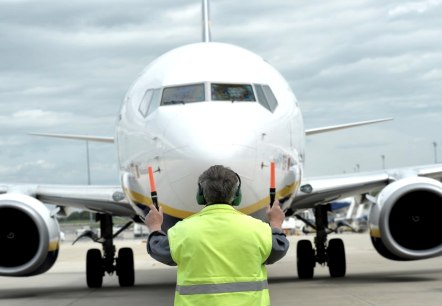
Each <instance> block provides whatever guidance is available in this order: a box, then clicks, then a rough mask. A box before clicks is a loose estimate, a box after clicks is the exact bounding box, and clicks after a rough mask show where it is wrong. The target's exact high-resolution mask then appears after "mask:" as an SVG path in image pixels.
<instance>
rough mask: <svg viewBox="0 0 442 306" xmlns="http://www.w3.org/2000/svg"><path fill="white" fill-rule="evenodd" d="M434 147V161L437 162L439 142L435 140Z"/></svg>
mask: <svg viewBox="0 0 442 306" xmlns="http://www.w3.org/2000/svg"><path fill="white" fill-rule="evenodd" d="M433 147H434V163H435V164H437V142H433Z"/></svg>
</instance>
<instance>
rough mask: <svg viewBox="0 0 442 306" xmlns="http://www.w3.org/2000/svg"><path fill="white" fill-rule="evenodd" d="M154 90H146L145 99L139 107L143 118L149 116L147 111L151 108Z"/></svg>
mask: <svg viewBox="0 0 442 306" xmlns="http://www.w3.org/2000/svg"><path fill="white" fill-rule="evenodd" d="M152 93H153V90H152V89H148V90H146V92H145V93H144V96H143V98H142V99H141V103H140V106H138V111H139V112H140V113H141V115H143V117H146V116H147V109H148V108H149V103H150V100H151V99H152Z"/></svg>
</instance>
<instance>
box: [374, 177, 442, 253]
mask: <svg viewBox="0 0 442 306" xmlns="http://www.w3.org/2000/svg"><path fill="white" fill-rule="evenodd" d="M441 216H442V184H441V183H440V182H439V181H436V180H434V179H430V178H424V177H412V178H405V179H401V180H399V181H396V182H393V183H391V184H390V185H388V186H387V187H385V188H384V189H383V190H382V191H381V193H380V194H379V195H378V197H377V203H376V205H375V206H374V207H373V208H372V210H371V212H370V235H371V238H372V242H373V245H374V247H375V248H376V250H377V251H378V252H379V253H380V254H381V255H382V256H384V257H386V258H389V259H393V260H416V259H424V258H429V257H435V256H439V255H441V254H442V235H441V234H440V233H441V231H440V218H441Z"/></svg>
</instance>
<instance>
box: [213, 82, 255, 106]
mask: <svg viewBox="0 0 442 306" xmlns="http://www.w3.org/2000/svg"><path fill="white" fill-rule="evenodd" d="M211 92H212V100H213V101H232V102H235V101H256V100H255V95H254V93H253V88H252V85H248V84H220V83H213V84H211Z"/></svg>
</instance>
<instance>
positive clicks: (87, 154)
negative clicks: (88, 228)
mask: <svg viewBox="0 0 442 306" xmlns="http://www.w3.org/2000/svg"><path fill="white" fill-rule="evenodd" d="M86 166H87V184H88V185H90V184H91V167H90V163H89V141H88V140H86ZM89 223H90V224H92V223H93V216H92V212H91V211H90V212H89Z"/></svg>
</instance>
